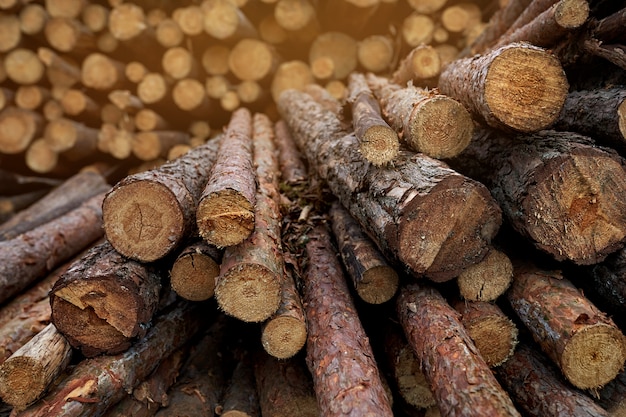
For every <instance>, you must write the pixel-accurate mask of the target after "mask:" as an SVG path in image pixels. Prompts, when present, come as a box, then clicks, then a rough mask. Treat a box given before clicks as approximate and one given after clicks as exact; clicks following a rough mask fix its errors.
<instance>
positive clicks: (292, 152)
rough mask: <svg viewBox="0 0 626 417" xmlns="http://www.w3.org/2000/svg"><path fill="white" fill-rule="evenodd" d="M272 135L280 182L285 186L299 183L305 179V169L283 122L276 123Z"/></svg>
mask: <svg viewBox="0 0 626 417" xmlns="http://www.w3.org/2000/svg"><path fill="white" fill-rule="evenodd" d="M274 134H275V136H274V143H275V144H276V148H277V149H278V163H279V164H280V172H281V179H282V181H283V182H285V183H287V184H298V183H301V182H302V181H304V180H305V179H306V177H307V171H306V167H305V166H304V163H303V162H302V157H301V156H300V152H299V151H298V148H297V147H296V144H295V143H294V141H293V138H292V137H291V132H289V127H288V126H287V123H285V121H284V120H279V121H277V122H276V124H275V125H274Z"/></svg>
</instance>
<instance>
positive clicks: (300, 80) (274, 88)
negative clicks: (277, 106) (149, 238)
mask: <svg viewBox="0 0 626 417" xmlns="http://www.w3.org/2000/svg"><path fill="white" fill-rule="evenodd" d="M314 82H315V78H313V74H312V73H311V68H310V67H309V66H308V65H307V64H306V63H305V62H303V61H300V60H293V61H286V62H283V63H281V64H280V65H279V66H278V68H276V72H275V73H274V77H273V78H272V85H271V87H270V91H271V93H272V98H273V99H274V101H275V102H278V100H279V97H280V94H281V93H282V92H283V91H285V90H289V89H292V88H293V89H296V90H302V89H303V88H304V86H306V85H308V84H313V83H314Z"/></svg>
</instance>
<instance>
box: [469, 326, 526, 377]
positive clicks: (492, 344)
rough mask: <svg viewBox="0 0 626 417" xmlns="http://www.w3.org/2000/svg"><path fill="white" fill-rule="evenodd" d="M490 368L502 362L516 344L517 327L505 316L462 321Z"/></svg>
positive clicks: (508, 356)
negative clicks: (467, 321)
mask: <svg viewBox="0 0 626 417" xmlns="http://www.w3.org/2000/svg"><path fill="white" fill-rule="evenodd" d="M463 325H464V326H465V327H466V328H467V332H468V333H469V335H470V337H471V338H472V340H473V341H474V344H475V345H476V347H477V348H478V350H479V351H480V356H482V357H483V359H484V360H485V362H486V363H487V365H488V366H489V367H490V368H493V367H495V366H499V365H501V364H503V363H504V362H505V361H506V360H507V359H508V358H510V357H511V355H513V352H514V351H515V347H516V346H517V334H518V331H517V327H516V326H515V324H514V323H513V322H512V321H511V320H509V319H508V318H507V317H506V316H504V315H501V316H496V315H492V316H487V317H484V318H483V319H479V320H474V321H471V322H469V323H465V322H464V323H463Z"/></svg>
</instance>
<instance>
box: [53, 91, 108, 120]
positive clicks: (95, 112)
mask: <svg viewBox="0 0 626 417" xmlns="http://www.w3.org/2000/svg"><path fill="white" fill-rule="evenodd" d="M60 103H61V107H62V108H63V112H64V113H65V114H66V115H68V116H73V117H74V118H75V119H78V120H81V121H83V122H86V123H89V122H94V123H95V122H96V121H100V105H99V104H98V103H97V102H96V101H95V100H94V99H93V98H91V97H90V96H88V95H87V94H85V93H84V92H83V91H82V90H79V89H76V88H70V89H67V90H66V91H65V92H64V93H63V97H61V100H60Z"/></svg>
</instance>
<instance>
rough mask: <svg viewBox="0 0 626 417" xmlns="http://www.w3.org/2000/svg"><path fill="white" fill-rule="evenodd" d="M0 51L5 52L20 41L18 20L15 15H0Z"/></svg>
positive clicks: (15, 46) (20, 33)
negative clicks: (0, 29) (0, 28)
mask: <svg viewBox="0 0 626 417" xmlns="http://www.w3.org/2000/svg"><path fill="white" fill-rule="evenodd" d="M0 25H1V26H2V31H1V32H0V52H2V53H6V52H9V51H11V50H13V49H15V48H17V47H18V46H19V45H20V43H21V42H22V32H21V31H20V20H19V19H18V17H17V16H13V15H9V14H3V15H2V16H0Z"/></svg>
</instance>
